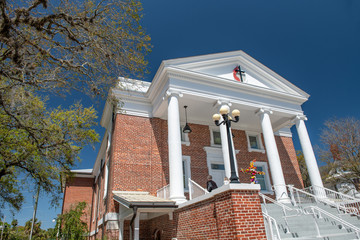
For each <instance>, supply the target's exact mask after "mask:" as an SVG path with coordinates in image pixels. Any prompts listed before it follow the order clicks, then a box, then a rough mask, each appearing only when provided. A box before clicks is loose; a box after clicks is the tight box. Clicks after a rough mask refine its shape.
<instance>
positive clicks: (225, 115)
mask: <svg viewBox="0 0 360 240" xmlns="http://www.w3.org/2000/svg"><path fill="white" fill-rule="evenodd" d="M220 114H221V115H220ZM220 114H214V115H213V120H214V122H215V125H216V126H220V125H221V124H224V125H225V126H226V132H227V140H228V147H229V155H230V168H231V176H230V182H231V183H240V181H239V178H238V176H237V175H236V169H235V160H234V153H233V148H232V141H231V136H232V135H231V132H230V127H231V122H238V121H239V117H240V111H239V110H237V109H234V110H233V111H232V113H231V114H232V116H233V117H234V118H235V120H233V119H232V118H231V117H230V116H229V107H227V106H224V107H222V108H221V109H220ZM221 116H222V117H223V119H224V120H223V121H222V122H219V121H220V118H221Z"/></svg>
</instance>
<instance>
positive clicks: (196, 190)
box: [189, 178, 209, 200]
mask: <svg viewBox="0 0 360 240" xmlns="http://www.w3.org/2000/svg"><path fill="white" fill-rule="evenodd" d="M207 193H209V192H208V191H207V190H206V189H205V188H203V187H201V186H200V185H199V184H197V183H196V182H194V181H193V180H191V179H190V178H189V200H191V199H193V198H197V197H200V196H202V195H205V194H207Z"/></svg>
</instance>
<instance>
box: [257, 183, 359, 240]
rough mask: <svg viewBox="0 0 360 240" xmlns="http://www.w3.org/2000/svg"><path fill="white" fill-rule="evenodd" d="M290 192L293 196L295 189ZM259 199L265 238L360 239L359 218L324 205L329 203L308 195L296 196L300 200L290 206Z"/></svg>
mask: <svg viewBox="0 0 360 240" xmlns="http://www.w3.org/2000/svg"><path fill="white" fill-rule="evenodd" d="M292 188H293V187H292ZM292 190H293V194H294V192H296V191H297V190H299V189H294V188H293V189H292ZM294 190H295V191H294ZM301 191H302V190H301ZM305 195H307V194H305ZM260 197H261V198H262V202H263V203H262V210H263V213H264V220H265V228H266V233H267V237H268V239H271V240H278V239H283V240H287V239H324V240H337V239H341V240H347V239H360V217H359V216H357V215H356V214H351V213H346V211H344V210H343V209H341V208H340V209H339V208H338V207H337V206H336V205H334V204H328V203H327V201H329V200H325V201H319V200H318V199H316V196H314V195H313V194H311V193H309V195H307V196H304V195H302V196H299V199H300V198H301V199H300V201H296V202H293V204H281V203H278V202H276V201H274V200H273V199H270V198H268V197H266V196H264V195H262V194H260ZM292 199H294V198H292ZM338 203H339V202H338ZM294 205H295V206H294ZM269 217H271V218H272V219H273V220H272V221H271V225H270V224H269V223H270V221H269Z"/></svg>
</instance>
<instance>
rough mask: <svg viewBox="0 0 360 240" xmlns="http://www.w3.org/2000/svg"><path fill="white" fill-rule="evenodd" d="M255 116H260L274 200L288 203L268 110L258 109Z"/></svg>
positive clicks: (270, 112)
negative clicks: (273, 189)
mask: <svg viewBox="0 0 360 240" xmlns="http://www.w3.org/2000/svg"><path fill="white" fill-rule="evenodd" d="M257 114H258V115H259V116H260V121H261V128H262V132H263V135H264V141H265V147H266V155H267V158H268V161H269V165H270V172H271V177H272V181H273V184H274V188H275V194H276V200H278V201H280V202H290V199H289V197H288V194H287V191H286V185H285V179H284V174H283V171H282V167H281V162H280V157H279V152H278V149H277V146H276V142H275V137H274V131H273V129H272V125H271V120H270V114H272V111H270V110H268V109H260V110H259V111H258V112H257Z"/></svg>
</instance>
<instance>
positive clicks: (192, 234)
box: [140, 184, 266, 240]
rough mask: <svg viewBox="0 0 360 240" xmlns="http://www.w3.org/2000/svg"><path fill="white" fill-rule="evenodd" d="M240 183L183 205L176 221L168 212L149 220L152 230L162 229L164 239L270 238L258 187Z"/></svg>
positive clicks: (152, 231)
mask: <svg viewBox="0 0 360 240" xmlns="http://www.w3.org/2000/svg"><path fill="white" fill-rule="evenodd" d="M236 185H237V184H236ZM236 185H235V186H234V184H231V185H230V186H229V185H227V186H223V187H221V188H219V189H217V191H216V190H215V191H214V192H213V193H210V194H209V196H206V197H205V196H204V199H203V200H200V201H197V202H194V201H190V202H189V203H186V205H185V206H183V207H181V206H180V208H179V209H177V210H175V211H174V217H173V220H169V217H168V216H167V215H166V216H161V217H158V218H155V219H152V220H149V223H148V225H149V226H147V231H148V233H149V234H150V233H154V232H155V231H156V230H157V229H158V230H159V231H161V232H162V235H161V237H162V238H161V239H172V238H177V239H178V240H180V239H266V234H265V227H264V221H263V216H262V211H261V205H260V200H259V195H258V190H256V189H251V187H252V186H249V184H240V185H242V186H240V185H237V186H236ZM246 185H248V186H246ZM237 187H241V188H243V189H237ZM247 187H248V188H250V189H247ZM141 231H142V230H141V229H140V232H141ZM144 239H151V236H150V235H149V236H148V237H147V238H144Z"/></svg>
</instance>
